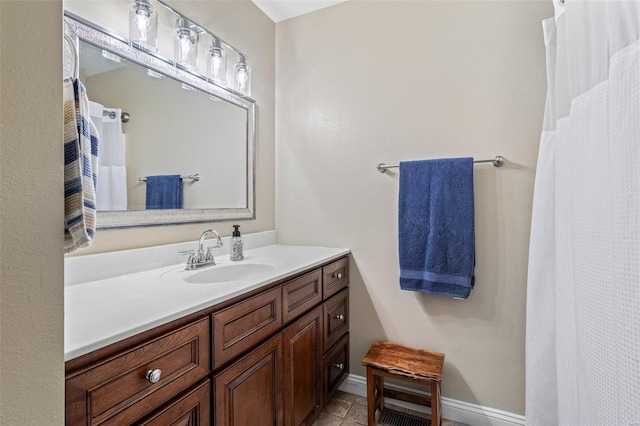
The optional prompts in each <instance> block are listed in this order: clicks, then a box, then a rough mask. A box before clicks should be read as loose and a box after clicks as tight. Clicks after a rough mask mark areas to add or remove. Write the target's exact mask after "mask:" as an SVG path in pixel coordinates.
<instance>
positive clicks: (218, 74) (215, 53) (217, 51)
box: [207, 39, 227, 86]
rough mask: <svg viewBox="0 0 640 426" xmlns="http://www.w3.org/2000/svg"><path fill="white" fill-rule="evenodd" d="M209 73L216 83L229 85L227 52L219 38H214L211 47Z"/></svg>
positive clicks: (208, 63) (208, 64)
mask: <svg viewBox="0 0 640 426" xmlns="http://www.w3.org/2000/svg"><path fill="white" fill-rule="evenodd" d="M207 75H208V76H209V78H210V79H211V80H213V82H214V83H217V84H221V85H223V86H226V85H227V52H226V51H225V50H224V48H223V47H222V43H221V42H220V40H218V39H213V44H212V45H211V47H210V48H209V60H208V61H207Z"/></svg>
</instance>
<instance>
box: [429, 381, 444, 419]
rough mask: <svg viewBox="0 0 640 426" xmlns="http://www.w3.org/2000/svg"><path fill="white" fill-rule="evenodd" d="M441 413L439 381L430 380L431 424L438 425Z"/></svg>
mask: <svg viewBox="0 0 640 426" xmlns="http://www.w3.org/2000/svg"><path fill="white" fill-rule="evenodd" d="M441 421H442V414H441V413H440V383H439V382H431V424H432V425H433V426H440V423H441Z"/></svg>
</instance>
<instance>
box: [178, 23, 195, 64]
mask: <svg viewBox="0 0 640 426" xmlns="http://www.w3.org/2000/svg"><path fill="white" fill-rule="evenodd" d="M191 27H192V26H191V23H190V22H189V21H188V20H187V19H185V18H179V19H178V20H177V21H176V30H175V37H174V42H173V46H174V49H173V53H174V60H175V61H176V65H180V66H182V67H184V68H186V69H188V70H190V71H195V70H197V69H198V33H196V32H195V31H194V30H193V29H192V28H191Z"/></svg>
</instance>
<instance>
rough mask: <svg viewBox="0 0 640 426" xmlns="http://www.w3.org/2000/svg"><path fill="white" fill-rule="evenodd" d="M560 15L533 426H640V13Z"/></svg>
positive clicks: (539, 226)
mask: <svg viewBox="0 0 640 426" xmlns="http://www.w3.org/2000/svg"><path fill="white" fill-rule="evenodd" d="M554 6H555V7H556V16H555V18H550V19H548V20H545V21H544V22H543V28H544V38H545V44H546V47H547V78H548V93H547V103H546V109H545V117H544V124H543V133H542V136H541V141H540V153H539V158H538V168H537V174H536V183H535V191H534V207H533V219H532V225H531V246H530V255H529V256H530V258H529V277H528V294H527V337H526V341H527V348H526V356H527V360H526V379H527V384H526V422H527V424H528V425H543V426H548V425H557V424H559V425H632V424H640V42H639V41H638V39H639V38H640V36H639V34H640V4H639V2H638V1H621V2H616V1H580V0H567V1H566V7H562V6H560V5H559V4H554Z"/></svg>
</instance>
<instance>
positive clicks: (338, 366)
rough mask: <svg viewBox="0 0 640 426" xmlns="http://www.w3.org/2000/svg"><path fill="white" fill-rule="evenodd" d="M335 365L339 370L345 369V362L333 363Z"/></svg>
mask: <svg viewBox="0 0 640 426" xmlns="http://www.w3.org/2000/svg"><path fill="white" fill-rule="evenodd" d="M333 367H335V368H337V369H338V370H344V364H342V363H340V364H333Z"/></svg>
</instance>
